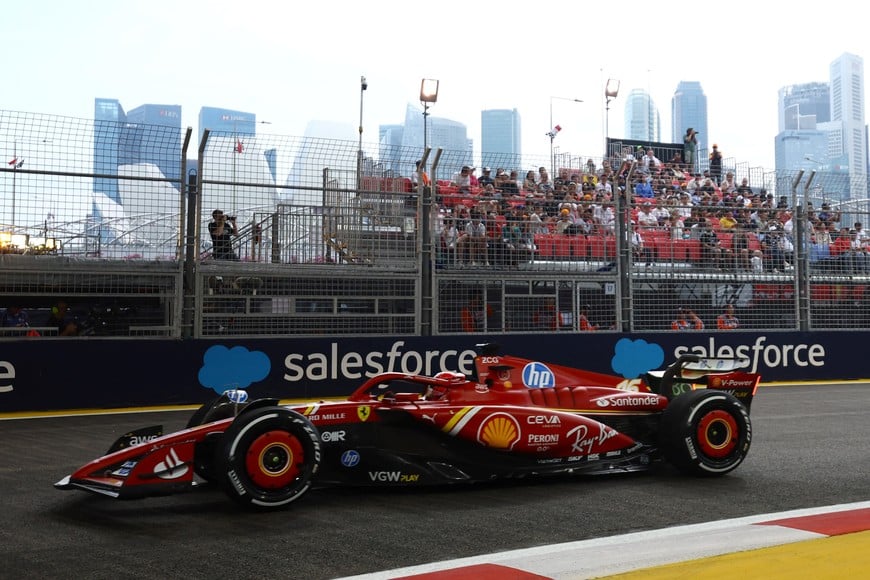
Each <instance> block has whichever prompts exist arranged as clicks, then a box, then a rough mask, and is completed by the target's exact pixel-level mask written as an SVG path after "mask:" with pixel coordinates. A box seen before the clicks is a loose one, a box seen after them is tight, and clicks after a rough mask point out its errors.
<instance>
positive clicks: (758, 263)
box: [749, 250, 764, 274]
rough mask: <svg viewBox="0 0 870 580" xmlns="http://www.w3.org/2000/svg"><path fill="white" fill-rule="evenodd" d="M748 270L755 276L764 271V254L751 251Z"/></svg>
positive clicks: (759, 251)
mask: <svg viewBox="0 0 870 580" xmlns="http://www.w3.org/2000/svg"><path fill="white" fill-rule="evenodd" d="M749 269H750V270H751V271H752V272H753V273H755V274H761V273H762V272H763V271H764V252H762V251H761V250H753V252H752V257H751V258H750V259H749Z"/></svg>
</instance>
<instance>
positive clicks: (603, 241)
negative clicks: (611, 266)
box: [587, 234, 616, 260]
mask: <svg viewBox="0 0 870 580" xmlns="http://www.w3.org/2000/svg"><path fill="white" fill-rule="evenodd" d="M587 242H588V244H589V253H590V255H591V256H592V257H593V258H599V259H604V260H614V259H616V238H615V237H614V236H609V235H601V234H598V235H595V236H589V238H588V239H587Z"/></svg>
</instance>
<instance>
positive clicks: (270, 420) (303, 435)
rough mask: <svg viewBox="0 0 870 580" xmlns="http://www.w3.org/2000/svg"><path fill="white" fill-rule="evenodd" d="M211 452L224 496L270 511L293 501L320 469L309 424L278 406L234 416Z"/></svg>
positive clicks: (306, 420)
mask: <svg viewBox="0 0 870 580" xmlns="http://www.w3.org/2000/svg"><path fill="white" fill-rule="evenodd" d="M216 453H217V456H216V458H215V465H216V466H217V469H216V472H217V473H218V474H219V478H220V481H221V482H222V483H223V486H224V489H225V491H226V493H227V495H229V496H230V497H231V498H232V499H233V500H235V501H237V502H239V503H241V504H243V505H245V506H248V507H253V508H257V509H275V508H279V507H282V506H285V505H287V504H289V503H290V502H292V501H294V500H296V499H299V498H300V497H301V496H302V495H303V494H304V493H305V492H306V491H308V489H309V488H310V486H311V480H312V478H313V477H314V475H315V474H316V473H317V470H318V469H319V467H320V441H319V439H318V436H317V431H316V430H315V429H314V426H313V425H312V424H311V422H310V421H308V419H306V418H305V417H304V416H302V415H300V414H299V413H297V412H295V411H291V410H289V409H284V408H282V407H264V408H260V409H254V410H252V411H250V412H247V413H243V414H241V415H239V416H238V417H237V418H236V420H235V421H233V423H232V425H230V427H229V428H228V429H227V430H226V432H224V436H223V439H222V444H221V445H220V446H218V449H217V450H216Z"/></svg>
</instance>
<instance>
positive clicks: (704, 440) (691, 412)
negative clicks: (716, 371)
mask: <svg viewBox="0 0 870 580" xmlns="http://www.w3.org/2000/svg"><path fill="white" fill-rule="evenodd" d="M751 442H752V425H751V423H750V421H749V412H748V411H747V410H746V407H745V406H744V405H743V403H741V402H740V401H738V400H737V399H736V398H735V397H734V396H733V395H730V394H728V393H725V392H722V391H714V390H708V389H700V390H697V391H690V392H688V393H685V394H683V395H680V396H678V397H677V398H675V399H674V400H673V401H671V403H670V405H668V408H667V409H665V412H664V413H663V415H662V432H661V444H662V449H663V451H664V455H665V457H666V458H667V459H668V461H670V462H671V463H672V464H674V465H675V466H676V467H677V468H678V469H680V470H681V471H683V472H684V473H688V474H690V475H701V476H714V475H723V474H725V473H728V472H729V471H731V470H733V469H735V468H736V467H737V466H738V465H740V464H741V463H742V462H743V460H744V459H745V458H746V454H747V453H748V452H749V445H750V443H751Z"/></svg>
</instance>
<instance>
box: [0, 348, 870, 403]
mask: <svg viewBox="0 0 870 580" xmlns="http://www.w3.org/2000/svg"><path fill="white" fill-rule="evenodd" d="M868 340H870V332H851V331H850V332H846V331H831V332H812V333H799V332H766V333H746V332H724V333H723V332H690V333H677V332H671V333H655V334H632V335H629V334H611V333H603V332H594V333H583V334H562V335H560V334H557V333H550V334H536V335H503V336H493V337H483V336H476V337H472V336H467V335H457V336H437V337H410V336H409V337H397V338H373V337H366V338H343V337H335V338H322V339H311V338H304V339H303V338H299V339H296V338H286V339H250V340H231V341H215V340H183V341H179V340H116V341H103V340H70V341H64V340H62V339H58V340H51V341H46V340H39V341H28V340H18V341H10V342H3V343H0V412H15V411H50V410H69V409H86V408H114V407H132V406H143V405H178V404H193V403H198V402H202V401H205V400H207V399H208V398H210V397H213V396H216V394H217V393H219V392H223V391H224V390H227V389H231V388H242V389H247V390H248V391H249V392H250V394H251V396H252V397H266V396H269V397H280V398H294V399H297V398H298V399H318V398H321V397H334V396H342V395H346V394H348V393H350V392H351V391H352V390H353V389H354V388H355V387H356V386H358V385H359V384H360V383H361V382H362V380H364V378H366V377H367V376H371V375H372V374H375V373H377V372H381V371H388V370H392V371H397V370H398V371H403V372H409V373H417V372H422V373H436V372H438V371H440V370H458V371H460V372H468V371H470V369H471V362H472V359H473V357H474V346H475V344H477V343H481V342H487V341H492V342H497V343H499V344H500V345H501V347H502V352H504V353H508V354H516V355H518V356H523V357H527V358H537V359H539V360H541V361H545V362H552V363H555V364H562V365H567V366H577V367H581V368H586V369H589V370H592V371H597V372H602V373H608V374H616V375H622V376H624V377H625V378H635V377H637V376H639V374H641V373H642V372H645V371H646V370H650V368H654V367H655V368H658V367H660V366H662V365H664V364H667V363H669V362H671V361H672V360H674V358H675V357H676V356H678V355H679V354H682V353H684V352H695V353H698V354H701V355H704V356H722V357H724V356H738V357H740V358H746V359H748V360H749V364H750V370H754V371H757V372H759V373H761V375H762V378H763V380H764V381H765V382H773V381H810V380H812V381H821V380H826V381H827V380H830V381H833V380H851V379H863V378H870V368H868V365H867V361H866V359H865V358H864V357H863V353H859V352H856V345H860V344H867V341H868Z"/></svg>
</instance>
